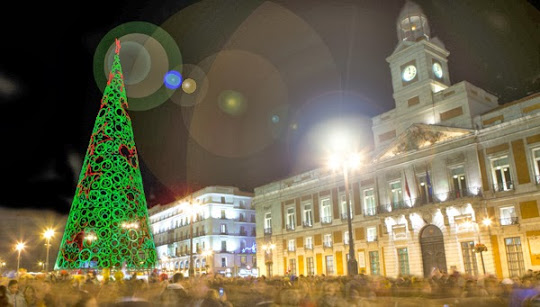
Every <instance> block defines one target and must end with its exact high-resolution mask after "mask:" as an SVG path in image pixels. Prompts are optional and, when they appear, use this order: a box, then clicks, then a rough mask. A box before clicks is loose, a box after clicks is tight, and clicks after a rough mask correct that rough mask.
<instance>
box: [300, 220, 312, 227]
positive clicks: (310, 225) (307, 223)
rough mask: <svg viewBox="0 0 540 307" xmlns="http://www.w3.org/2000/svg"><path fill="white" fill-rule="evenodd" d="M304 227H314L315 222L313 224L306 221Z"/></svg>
mask: <svg viewBox="0 0 540 307" xmlns="http://www.w3.org/2000/svg"><path fill="white" fill-rule="evenodd" d="M302 226H304V227H313V222H311V221H304V223H303V224H302Z"/></svg>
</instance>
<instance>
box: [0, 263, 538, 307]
mask: <svg viewBox="0 0 540 307" xmlns="http://www.w3.org/2000/svg"><path fill="white" fill-rule="evenodd" d="M419 305H423V306H448V307H449V306H465V305H474V307H480V306H490V307H492V306H511V307H517V306H520V307H521V306H540V274H539V273H538V272H533V271H531V270H529V271H528V272H527V274H525V275H524V276H522V277H519V278H518V277H515V278H512V279H509V278H506V279H502V280H499V279H497V278H496V277H495V276H492V275H487V276H483V277H479V278H477V277H473V276H467V275H464V274H461V273H459V272H457V271H455V272H452V273H450V274H447V273H444V272H440V271H437V272H435V273H434V274H432V276H431V277H429V278H421V277H418V276H400V277H398V278H390V277H382V276H371V275H364V274H360V275H357V276H354V277H348V276H324V275H321V276H302V275H300V276H294V275H293V276H280V277H272V278H267V277H265V276H261V277H256V278H255V277H253V278H226V277H223V276H221V275H217V274H216V275H201V276H197V277H192V278H185V277H184V275H183V274H182V273H174V274H173V275H172V276H171V277H169V276H167V275H165V274H158V273H157V272H153V273H151V274H150V275H149V276H148V277H145V278H142V276H140V275H138V274H133V275H126V276H124V274H123V273H122V272H121V271H118V272H116V273H115V274H114V276H112V277H108V278H106V279H98V276H96V274H95V272H93V271H89V272H86V273H85V274H78V275H77V274H75V275H70V274H60V275H58V274H57V273H51V274H48V275H46V276H45V275H44V276H42V277H38V278H25V277H21V278H19V279H7V278H3V279H2V280H0V307H3V306H10V307H25V306H28V307H32V306H38V307H41V306H47V307H49V306H61V307H71V306H75V307H96V306H104V307H109V306H111V307H112V306H140V307H151V306H190V307H232V306H235V307H236V306H249V307H255V306H259V307H263V306H272V307H278V306H304V307H330V306H339V307H341V306H352V307H355V306H362V307H363V306H419Z"/></svg>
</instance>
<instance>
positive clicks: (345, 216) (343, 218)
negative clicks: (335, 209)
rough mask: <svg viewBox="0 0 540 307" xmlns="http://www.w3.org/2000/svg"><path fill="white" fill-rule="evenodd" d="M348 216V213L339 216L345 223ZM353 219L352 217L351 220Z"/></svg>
mask: <svg viewBox="0 0 540 307" xmlns="http://www.w3.org/2000/svg"><path fill="white" fill-rule="evenodd" d="M348 216H349V214H348V213H342V214H341V220H342V221H347V220H348ZM353 217H354V215H352V216H351V219H352V218H353Z"/></svg>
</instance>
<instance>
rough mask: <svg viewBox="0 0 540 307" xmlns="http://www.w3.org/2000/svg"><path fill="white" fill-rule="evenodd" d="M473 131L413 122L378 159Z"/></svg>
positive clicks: (445, 140) (439, 142)
mask: <svg viewBox="0 0 540 307" xmlns="http://www.w3.org/2000/svg"><path fill="white" fill-rule="evenodd" d="M472 133H473V131H472V130H469V129H463V128H453V127H445V126H436V125H427V124H413V125H411V126H410V127H409V128H407V130H405V131H404V132H403V133H401V134H400V135H399V136H398V137H397V138H396V139H395V140H394V141H393V142H392V143H390V144H389V145H388V146H387V147H386V149H385V150H384V151H382V152H381V153H380V154H379V155H378V157H377V159H379V160H383V159H387V158H391V157H395V156H398V155H402V154H405V153H408V152H411V151H416V150H419V149H422V148H426V147H430V146H433V145H435V144H441V143H445V142H447V141H449V140H453V139H456V138H460V137H463V136H466V135H470V134H472Z"/></svg>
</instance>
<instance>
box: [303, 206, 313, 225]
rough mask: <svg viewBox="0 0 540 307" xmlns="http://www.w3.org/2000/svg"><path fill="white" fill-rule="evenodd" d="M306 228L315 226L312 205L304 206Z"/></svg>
mask: <svg viewBox="0 0 540 307" xmlns="http://www.w3.org/2000/svg"><path fill="white" fill-rule="evenodd" d="M304 226H307V227H311V226H313V214H312V212H311V204H305V205H304Z"/></svg>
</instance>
